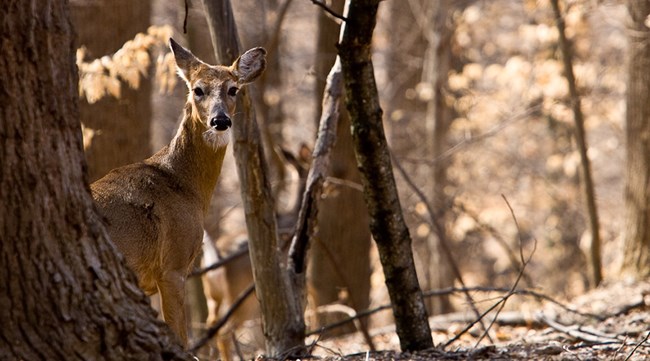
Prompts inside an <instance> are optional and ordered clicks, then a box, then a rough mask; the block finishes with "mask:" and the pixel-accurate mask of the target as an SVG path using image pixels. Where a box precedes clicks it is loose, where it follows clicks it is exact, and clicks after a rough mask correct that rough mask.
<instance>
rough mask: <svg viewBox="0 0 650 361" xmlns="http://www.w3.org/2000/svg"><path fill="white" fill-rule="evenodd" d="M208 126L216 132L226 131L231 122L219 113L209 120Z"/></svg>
mask: <svg viewBox="0 0 650 361" xmlns="http://www.w3.org/2000/svg"><path fill="white" fill-rule="evenodd" d="M210 126H211V127H213V128H215V129H216V130H226V129H228V128H230V127H231V126H232V122H231V121H230V117H228V116H227V115H226V114H223V113H221V114H218V115H217V116H216V117H213V118H212V119H210Z"/></svg>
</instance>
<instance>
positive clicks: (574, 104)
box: [551, 0, 603, 286]
mask: <svg viewBox="0 0 650 361" xmlns="http://www.w3.org/2000/svg"><path fill="white" fill-rule="evenodd" d="M558 1H559V0H551V5H552V6H553V12H554V14H555V21H556V24H557V28H558V33H559V43H560V49H561V51H562V60H563V61H564V75H565V76H566V78H567V82H568V83H569V96H570V97H571V108H572V109H573V118H574V121H575V125H576V128H575V137H576V143H578V152H579V153H580V159H581V165H582V184H583V189H584V193H585V201H586V202H587V212H588V213H589V225H590V229H591V247H590V254H589V260H590V263H591V272H592V278H593V282H594V285H595V286H598V284H600V282H601V281H602V279H603V274H602V265H601V261H600V231H599V224H598V208H597V207H596V194H595V190H594V181H593V178H592V177H591V162H590V161H589V157H588V156H587V149H589V147H588V146H587V134H586V132H585V125H584V117H583V115H582V107H581V102H580V95H579V94H578V89H577V86H576V79H575V76H574V75H573V60H572V57H573V55H572V51H571V46H570V45H569V41H568V40H567V38H566V35H565V31H564V19H563V18H562V14H561V13H560V6H559V4H558Z"/></svg>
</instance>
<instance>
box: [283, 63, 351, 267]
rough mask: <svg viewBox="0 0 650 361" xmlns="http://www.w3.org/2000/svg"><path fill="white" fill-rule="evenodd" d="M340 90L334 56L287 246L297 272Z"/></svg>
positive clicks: (326, 166) (302, 261) (314, 213)
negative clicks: (296, 215) (310, 156)
mask: <svg viewBox="0 0 650 361" xmlns="http://www.w3.org/2000/svg"><path fill="white" fill-rule="evenodd" d="M342 93H343V83H342V78H341V62H340V59H339V58H338V57H337V58H336V62H335V63H334V66H333V67H332V70H331V71H330V73H329V75H328V77H327V85H326V87H325V95H324V96H323V114H322V115H321V119H320V125H319V128H318V138H317V139H316V145H315V146H314V152H313V155H314V160H313V162H312V166H311V169H310V170H309V176H308V178H307V188H306V189H305V193H304V194H303V196H302V204H301V207H300V212H299V213H298V221H297V222H296V232H295V234H294V236H293V239H292V241H291V248H290V249H289V259H290V260H291V264H292V265H291V268H292V269H293V271H294V272H296V273H303V272H304V271H305V255H306V252H307V247H308V243H309V239H310V238H311V237H312V235H313V232H314V226H315V222H316V221H317V220H318V204H317V203H318V199H320V195H321V194H322V192H323V184H324V182H325V179H326V178H327V170H328V169H329V163H330V154H331V151H332V148H333V147H334V144H335V143H336V129H337V126H338V120H339V109H340V103H341V97H342Z"/></svg>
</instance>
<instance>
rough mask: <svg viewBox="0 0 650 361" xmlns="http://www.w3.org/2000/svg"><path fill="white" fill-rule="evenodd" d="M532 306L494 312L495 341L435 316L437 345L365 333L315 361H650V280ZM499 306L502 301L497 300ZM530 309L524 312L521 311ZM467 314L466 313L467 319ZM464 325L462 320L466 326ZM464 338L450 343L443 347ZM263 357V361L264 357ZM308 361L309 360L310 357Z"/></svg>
mask: <svg viewBox="0 0 650 361" xmlns="http://www.w3.org/2000/svg"><path fill="white" fill-rule="evenodd" d="M547 301H548V300H546V301H544V303H543V304H539V303H534V304H533V303H531V304H530V305H528V306H529V307H525V308H527V310H526V311H525V312H524V311H515V312H513V311H508V312H502V313H499V315H498V317H496V321H495V322H494V323H493V324H492V325H491V326H490V322H492V320H493V319H495V317H494V313H492V314H488V316H486V317H485V318H484V325H486V327H489V328H490V331H489V335H490V337H489V338H490V339H491V340H490V339H488V337H482V336H483V334H484V332H483V331H482V329H481V328H480V327H477V326H474V327H471V328H470V329H469V331H467V332H464V329H465V328H466V325H468V322H467V320H468V319H469V320H472V319H473V320H475V319H476V317H474V318H472V317H459V316H461V315H444V316H436V317H432V318H431V319H430V321H431V322H430V324H431V326H432V335H433V339H434V343H435V344H436V347H435V348H434V349H431V350H426V351H419V352H398V351H395V350H399V340H398V339H397V336H396V335H395V332H394V328H393V329H391V328H390V327H389V328H382V329H375V330H370V335H371V336H372V340H373V343H374V346H375V349H376V350H384V351H360V350H363V349H364V348H365V349H369V347H368V345H367V343H366V342H364V339H363V337H362V336H361V335H360V333H357V334H353V335H348V336H344V337H338V338H330V339H325V340H323V339H321V340H317V341H316V342H315V343H314V344H313V349H312V355H313V356H312V357H310V358H311V359H322V360H346V361H353V360H359V361H365V360H468V359H471V360H512V359H515V360H646V359H650V341H648V336H649V335H650V283H648V282H644V283H634V284H623V283H612V284H609V285H604V286H601V287H599V288H598V289H595V290H593V291H591V292H589V293H587V294H585V295H582V296H579V297H577V298H575V299H573V300H572V301H571V302H568V303H566V304H564V303H557V304H556V303H553V302H547ZM491 302H492V303H496V302H498V299H492V300H491ZM522 309H523V308H522ZM465 316H467V315H465ZM459 321H463V322H459ZM456 336H459V337H458V339H457V340H456V341H454V342H453V343H451V344H450V345H447V346H443V345H445V343H447V342H449V340H451V339H453V338H454V337H456ZM262 359H263V358H260V357H258V360H262ZM308 359H309V358H308Z"/></svg>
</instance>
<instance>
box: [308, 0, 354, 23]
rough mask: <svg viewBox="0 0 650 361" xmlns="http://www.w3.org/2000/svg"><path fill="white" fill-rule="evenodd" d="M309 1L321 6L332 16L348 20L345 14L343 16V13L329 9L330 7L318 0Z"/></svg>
mask: <svg viewBox="0 0 650 361" xmlns="http://www.w3.org/2000/svg"><path fill="white" fill-rule="evenodd" d="M311 2H312V4H314V5H316V6H318V7H320V8H322V9H323V10H325V11H326V12H327V13H328V14H330V15H332V16H333V17H335V18H337V19H339V20H343V21H348V19H347V18H346V17H345V16H343V15H341V14H339V13H337V12H336V11H334V10H332V9H330V7H329V6H327V5H325V4H324V3H323V2H321V1H319V0H311Z"/></svg>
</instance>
